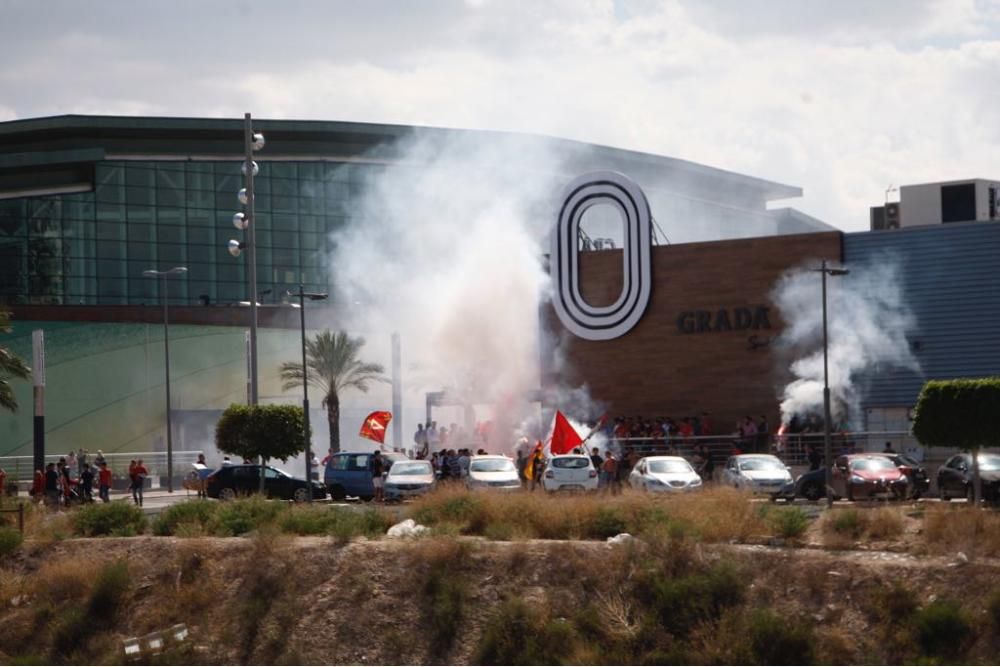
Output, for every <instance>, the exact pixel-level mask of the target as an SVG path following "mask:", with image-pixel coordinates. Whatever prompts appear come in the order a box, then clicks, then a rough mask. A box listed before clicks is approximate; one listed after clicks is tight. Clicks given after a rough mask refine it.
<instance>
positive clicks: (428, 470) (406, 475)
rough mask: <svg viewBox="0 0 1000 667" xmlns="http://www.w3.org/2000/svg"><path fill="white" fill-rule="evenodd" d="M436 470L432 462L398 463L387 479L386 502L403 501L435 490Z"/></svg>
mask: <svg viewBox="0 0 1000 667" xmlns="http://www.w3.org/2000/svg"><path fill="white" fill-rule="evenodd" d="M435 484H436V482H435V479H434V468H433V467H432V466H431V463H430V461H396V462H395V463H393V464H392V467H391V468H389V474H388V475H386V477H385V487H384V490H385V497H386V500H401V499H403V498H411V497H413V496H419V495H423V494H425V493H428V492H430V491H433V490H434V485H435Z"/></svg>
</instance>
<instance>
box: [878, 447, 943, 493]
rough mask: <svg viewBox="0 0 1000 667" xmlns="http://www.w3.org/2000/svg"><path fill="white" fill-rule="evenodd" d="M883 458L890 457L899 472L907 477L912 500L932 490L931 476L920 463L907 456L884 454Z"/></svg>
mask: <svg viewBox="0 0 1000 667" xmlns="http://www.w3.org/2000/svg"><path fill="white" fill-rule="evenodd" d="M882 456H885V457H888V459H889V460H890V461H892V462H893V463H894V464H895V465H896V467H897V468H899V471H900V472H901V473H903V474H904V475H906V479H907V482H909V490H908V493H909V494H910V497H911V498H914V499H916V498H919V497H920V496H922V495H924V494H925V493H927V492H928V491H929V490H930V488H931V478H930V475H928V474H927V469H926V468H924V467H923V466H922V465H920V462H919V461H917V460H916V459H913V458H911V457H909V456H907V455H906V454H891V453H890V454H886V453H883V454H882Z"/></svg>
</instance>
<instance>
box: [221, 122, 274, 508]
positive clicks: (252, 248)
mask: <svg viewBox="0 0 1000 667" xmlns="http://www.w3.org/2000/svg"><path fill="white" fill-rule="evenodd" d="M264 143H265V141H264V135H263V134H261V133H259V132H254V131H253V126H252V124H251V122H250V114H249V112H248V113H246V114H244V115H243V164H242V166H241V167H240V170H241V171H242V172H243V177H244V178H245V179H246V187H243V188H241V189H240V191H239V192H238V193H237V194H236V198H237V199H238V200H239V202H240V203H241V204H243V207H244V209H245V210H244V211H242V212H240V213H236V214H235V215H233V226H234V227H236V229H239V230H245V231H246V241H244V242H240V241H236V240H231V241H229V243H228V244H227V250H228V251H229V254H230V255H232V256H233V257H239V256H240V253H241V252H242V251H243V250H246V251H247V267H248V268H247V274H248V278H249V280H250V405H257V399H258V389H257V306H258V305H259V304H258V303H257V243H256V241H255V233H254V231H255V227H256V226H257V224H256V223H257V220H256V217H255V214H254V193H253V179H254V176H256V175H257V172H258V171H259V167H258V166H257V163H256V162H254V159H253V153H254V151H259V150H260V149H262V148H264ZM260 491H261V493H263V492H264V459H263V457H261V460H260Z"/></svg>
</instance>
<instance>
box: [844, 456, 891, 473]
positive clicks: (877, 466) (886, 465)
mask: <svg viewBox="0 0 1000 667" xmlns="http://www.w3.org/2000/svg"><path fill="white" fill-rule="evenodd" d="M895 467H896V465H895V464H894V463H893V462H892V461H890V460H889V459H882V458H878V459H854V460H853V461H851V470H872V471H877V470H892V469H893V468H895Z"/></svg>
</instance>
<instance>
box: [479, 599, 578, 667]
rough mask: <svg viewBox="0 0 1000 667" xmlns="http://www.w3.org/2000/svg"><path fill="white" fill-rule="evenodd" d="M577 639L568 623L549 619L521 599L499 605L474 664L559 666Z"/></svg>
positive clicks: (488, 623)
mask: <svg viewBox="0 0 1000 667" xmlns="http://www.w3.org/2000/svg"><path fill="white" fill-rule="evenodd" d="M577 641H578V638H577V635H576V632H575V631H574V630H573V628H572V626H571V625H570V624H569V623H567V622H566V621H559V620H550V619H549V618H547V617H546V616H545V615H544V614H543V612H542V611H540V610H538V609H536V608H534V607H530V606H529V605H528V604H527V603H525V602H524V601H523V600H521V599H520V598H514V599H512V600H508V601H507V602H504V603H502V604H501V605H500V607H499V609H498V610H497V611H496V613H495V614H494V615H493V616H492V617H491V618H490V619H489V620H488V621H487V622H486V625H485V628H484V630H483V636H482V639H481V640H480V642H479V649H478V650H477V651H476V655H475V657H474V659H473V662H474V663H476V664H480V665H558V664H562V663H563V662H565V659H566V657H567V656H568V655H570V653H571V652H572V650H573V648H574V645H575V644H576V643H577Z"/></svg>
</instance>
